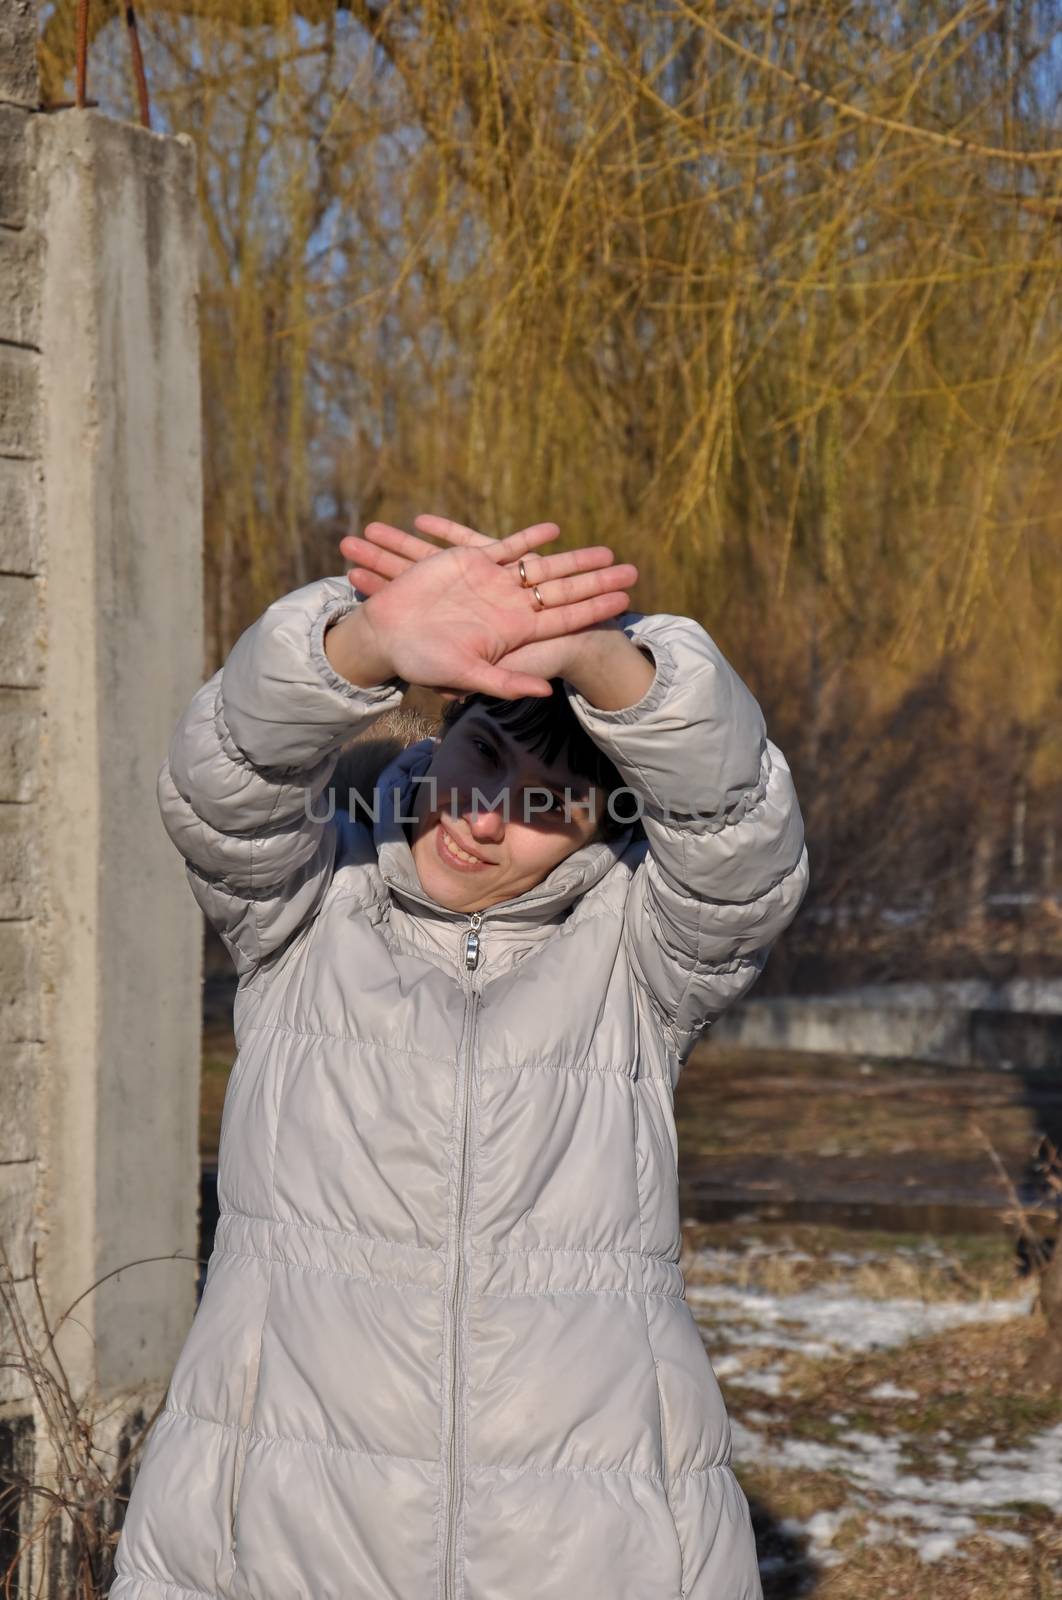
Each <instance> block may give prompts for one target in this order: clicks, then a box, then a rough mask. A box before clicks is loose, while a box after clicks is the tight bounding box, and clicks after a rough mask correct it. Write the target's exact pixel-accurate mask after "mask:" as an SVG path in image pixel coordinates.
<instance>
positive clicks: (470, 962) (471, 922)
mask: <svg viewBox="0 0 1062 1600" xmlns="http://www.w3.org/2000/svg"><path fill="white" fill-rule="evenodd" d="M482 921H483V916H482V913H481V912H479V911H473V913H472V915H471V916H470V917H469V919H468V932H467V933H466V934H465V966H466V968H467V969H468V971H469V972H471V971H472V970H473V968H474V967H475V966H476V965H477V963H478V961H479V925H480V923H481V922H482Z"/></svg>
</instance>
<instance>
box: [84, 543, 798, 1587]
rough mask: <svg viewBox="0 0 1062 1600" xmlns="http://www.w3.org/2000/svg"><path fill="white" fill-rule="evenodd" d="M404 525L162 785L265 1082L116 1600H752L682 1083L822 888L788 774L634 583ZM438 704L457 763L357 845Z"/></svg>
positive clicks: (427, 761)
mask: <svg viewBox="0 0 1062 1600" xmlns="http://www.w3.org/2000/svg"><path fill="white" fill-rule="evenodd" d="M418 526H419V527H420V528H421V529H422V531H425V532H429V533H434V534H437V535H439V536H441V537H442V538H444V539H445V540H447V542H448V543H449V545H450V546H451V547H450V548H447V549H444V550H439V549H437V547H436V546H434V545H431V544H429V543H427V542H426V541H420V540H417V539H415V538H414V537H413V536H411V535H403V534H401V533H399V532H397V531H396V530H388V529H385V528H382V527H380V526H379V525H377V526H374V527H371V528H370V529H368V530H367V538H366V540H364V541H362V540H351V541H345V543H344V546H343V548H344V551H345V553H346V554H348V555H351V556H353V557H354V558H355V559H356V560H357V561H358V562H359V563H360V565H358V566H356V567H355V568H354V570H353V571H352V572H351V574H350V582H347V581H346V580H344V579H325V580H324V581H322V582H320V583H313V584H309V585H307V586H306V587H305V588H303V589H300V590H297V591H296V592H295V593H294V594H292V595H288V596H287V597H285V598H284V599H283V600H280V601H278V602H277V603H276V604H275V605H273V606H271V607H270V608H269V610H268V611H267V612H266V613H265V615H264V616H263V617H262V618H261V619H260V621H259V622H257V623H256V624H255V625H254V626H253V627H252V628H250V629H248V631H247V632H246V633H245V634H244V635H243V636H242V638H241V639H240V640H239V641H238V642H237V644H236V645H235V647H234V649H233V651H232V653H231V654H230V656H229V658H228V660H227V662H226V664H225V666H224V667H223V668H222V670H221V671H220V672H218V673H217V674H216V675H215V676H214V677H213V678H212V679H211V680H210V682H209V683H207V684H206V685H205V686H204V688H203V689H201V690H200V691H199V693H198V694H197V695H196V696H195V697H194V699H193V701H192V703H191V705H190V707H189V709H188V711H187V712H186V713H185V716H184V718H183V719H182V722H181V724H180V726H179V727H178V729H177V733H176V735H175V737H174V740H173V743H172V746H171V750H170V756H169V760H168V762H167V763H166V764H165V766H164V767H163V769H162V772H161V774H160V779H159V792H160V800H161V805H162V811H163V816H164V818H165V822H166V826H167V828H168V830H169V832H170V834H171V836H172V838H173V839H174V841H175V843H176V844H177V845H178V847H179V849H180V850H181V851H182V852H183V854H184V856H185V857H186V860H187V863H188V873H189V878H190V881H191V886H192V889H193V892H194V893H195V895H196V898H197V899H198V900H199V902H200V904H201V905H202V906H203V908H204V910H205V911H206V913H207V915H208V916H209V917H210V918H211V920H212V921H213V922H214V924H215V925H216V927H217V928H218V929H219V931H220V933H221V935H222V937H223V938H224V940H225V942H226V944H227V946H228V948H229V950H230V951H231V953H232V955H233V957H234V959H235V962H236V965H237V968H238V971H239V975H240V983H239V990H238V994H237V998H236V1009H235V1026H236V1039H237V1045H238V1050H239V1054H238V1057H237V1060H236V1063H235V1066H234V1069H233V1073H232V1077H231V1079H230V1082H229V1087H228V1091H227V1094H226V1101H225V1108H224V1116H223V1123H222V1132H221V1149H220V1156H219V1181H218V1199H219V1204H220V1212H221V1215H220V1220H219V1223H218V1228H217V1234H216V1242H215V1248H214V1251H213V1253H212V1255H211V1258H210V1262H209V1267H208V1273H207V1279H206V1285H205V1289H204V1293H203V1297H202V1301H201V1303H200V1306H199V1309H198V1312H197V1314H196V1316H195V1319H194V1322H193V1325H192V1328H191V1330H190V1332H189V1335H188V1338H187V1341H186V1343H185V1346H184V1348H183V1350H182V1352H181V1356H180V1358H179V1360H178V1363H177V1366H176V1368H175V1370H174V1373H173V1377H172V1379H171V1382H170V1386H169V1390H168V1392H167V1397H166V1405H165V1408H164V1410H163V1411H162V1412H161V1413H160V1415H159V1417H158V1419H157V1421H156V1423H155V1425H154V1427H153V1429H152V1433H151V1437H150V1439H149V1441H148V1444H147V1447H146V1450H145V1454H144V1458H143V1461H142V1464H141V1467H140V1471H139V1474H138V1477H137V1480H136V1482H135V1484H134V1488H133V1492H132V1496H131V1499H130V1504H129V1508H128V1513H127V1517H126V1522H125V1526H124V1529H123V1532H122V1537H121V1542H120V1544H119V1547H118V1551H117V1558H116V1559H117V1573H118V1576H117V1577H116V1579H115V1582H114V1584H113V1586H112V1588H111V1591H110V1600H190V1597H210V1600H215V1597H222V1596H223V1597H228V1600H385V1597H386V1600H532V1597H533V1600H680V1597H687V1600H755V1597H759V1595H760V1592H761V1591H760V1585H759V1579H758V1575H757V1565H756V1555H755V1548H754V1543H753V1539H752V1534H751V1528H750V1523H749V1515H748V1507H747V1504H746V1501H745V1498H744V1496H743V1494H742V1492H741V1489H740V1488H739V1486H738V1484H737V1482H736V1480H735V1478H734V1476H733V1473H732V1471H731V1468H730V1465H729V1462H730V1434H729V1425H728V1422H727V1418H726V1413H725V1410H724V1407H723V1403H722V1400H721V1397H720V1393H719V1389H718V1385H717V1384H716V1381H715V1378H714V1375H713V1373H712V1370H711V1366H710V1364H709V1361H708V1358H707V1356H706V1355H705V1352H704V1349H703V1346H702V1344H701V1341H700V1338H699V1335H698V1333H697V1329H696V1327H695V1325H694V1322H693V1319H692V1317H691V1314H690V1312H689V1309H688V1307H687V1305H686V1303H685V1300H684V1298H683V1281H682V1274H681V1271H680V1268H679V1265H678V1258H679V1251H680V1234H679V1213H678V1201H677V1180H676V1166H675V1128H674V1120H673V1114H672V1091H673V1087H674V1084H675V1082H676V1080H677V1078H678V1075H679V1072H680V1070H681V1067H682V1065H683V1063H684V1061H685V1059H686V1057H687V1056H688V1054H689V1052H690V1050H691V1049H692V1047H693V1045H694V1043H695V1042H696V1040H697V1039H698V1038H699V1036H700V1035H701V1033H702V1032H703V1030H704V1028H705V1027H706V1026H707V1025H708V1024H709V1023H710V1022H711V1021H712V1020H713V1019H714V1018H715V1017H716V1016H718V1015H719V1013H720V1012H721V1011H723V1010H724V1009H725V1008H726V1007H727V1006H728V1005H730V1004H732V1003H733V1002H734V1001H735V1000H737V999H738V998H739V997H740V996H741V995H742V994H744V993H745V992H746V990H748V989H749V988H750V987H751V985H752V984H753V983H754V982H755V980H756V977H757V976H758V974H759V972H760V971H761V970H762V968H763V965H764V962H765V960H766V955H767V950H768V947H769V945H770V944H771V942H772V941H773V940H774V939H775V938H776V937H777V935H778V934H779V932H780V931H781V930H782V929H783V928H784V927H785V926H786V924H787V923H788V922H789V921H790V920H791V919H792V917H793V915H794V913H795V911H796V909H797V906H798V904H799V902H800V900H801V897H802V895H803V893H804V890H805V887H806V884H807V874H808V868H807V854H806V851H805V848H804V842H803V828H802V823H801V817H800V810H799V807H798V804H797V800H796V796H795V794H794V791H793V785H792V780H791V777H790V773H789V769H788V767H787V765H786V762H785V759H784V757H783V756H782V754H781V752H780V751H779V750H778V749H777V747H776V746H775V745H773V744H772V743H771V742H770V741H769V740H768V739H767V737H766V734H765V730H764V725H763V719H762V716H761V713H760V710H759V707H758V705H757V704H756V701H755V700H754V699H753V697H752V695H751V694H750V693H749V691H748V689H747V688H746V687H745V685H744V684H743V683H742V681H741V679H740V678H739V677H738V676H737V674H736V673H735V672H734V671H733V669H732V668H731V667H730V666H729V665H728V663H727V662H726V661H725V659H724V658H723V656H722V655H721V653H720V652H719V650H718V648H717V647H716V645H715V644H714V643H713V641H712V640H711V639H710V638H709V636H708V634H707V633H705V632H704V630H703V629H702V628H701V627H700V626H699V625H698V624H697V623H695V622H692V621H690V620H689V619H687V618H684V617H675V616H667V615H661V616H641V615H639V614H637V613H631V612H625V608H626V606H627V602H628V594H627V592H626V591H627V589H628V588H629V587H630V585H631V583H632V582H633V581H634V578H636V576H637V573H636V571H635V569H634V568H632V567H630V566H617V565H614V564H613V562H612V553H611V551H609V550H607V549H601V548H597V549H591V550H583V551H575V552H570V553H567V554H564V555H543V554H540V553H533V552H538V551H540V550H541V547H542V546H543V545H544V544H547V543H549V542H550V541H551V540H552V539H553V538H555V537H556V533H557V529H556V528H555V527H554V526H553V525H551V524H543V525H539V526H538V527H536V528H533V529H528V530H524V531H523V532H522V533H520V534H516V535H513V536H512V537H511V538H509V539H507V540H502V541H498V542H497V543H495V542H494V541H490V540H486V539H484V538H483V536H481V535H478V534H476V533H474V532H472V530H469V529H461V528H459V527H457V526H456V525H454V524H450V523H445V522H443V521H441V520H439V519H418ZM352 583H357V584H358V585H359V588H358V590H354V589H352V587H351V584H352ZM621 613H625V614H623V615H621ZM410 683H420V684H423V685H425V686H427V687H429V688H434V689H437V690H439V691H440V692H441V693H443V694H445V695H447V696H449V697H450V699H451V701H452V702H453V703H452V705H451V706H450V709H449V713H448V723H447V727H446V728H445V730H444V736H443V737H442V738H441V739H435V738H426V739H422V740H420V741H418V742H417V743H415V744H414V745H412V746H411V747H410V748H408V749H406V750H403V751H402V752H401V753H400V754H399V755H398V756H397V757H396V758H395V759H394V760H393V761H392V762H391V763H390V764H389V765H388V767H387V769H386V770H385V772H384V773H383V774H382V775H381V777H380V780H379V784H378V790H377V794H376V796H375V797H373V798H374V799H375V802H376V805H375V813H376V814H375V818H372V817H367V818H366V819H365V820H356V819H355V820H352V818H351V815H350V814H349V813H347V812H344V811H341V810H336V811H335V812H334V813H332V810H331V807H330V806H329V805H328V804H327V797H326V796H325V794H324V791H325V790H326V788H327V785H328V783H329V779H330V777H331V775H332V773H333V771H334V768H335V764H336V759H337V755H338V752H339V751H340V749H341V747H343V746H344V745H345V744H346V743H348V742H349V740H350V738H351V736H352V735H353V734H356V733H358V732H360V731H362V730H364V729H365V728H367V727H368V726H369V725H370V724H371V723H372V722H373V721H374V719H375V718H377V717H378V716H379V715H380V714H381V713H382V712H384V711H386V710H389V709H392V708H394V707H396V706H397V705H398V703H399V701H400V700H401V697H402V693H403V691H404V689H405V688H406V687H407V686H408V685H409V684H410ZM551 690H552V698H551V697H550V696H551ZM458 696H466V697H467V698H466V699H465V700H464V701H463V702H461V703H459V702H458V700H457V698H456V697H458ZM547 708H548V713H550V714H547ZM543 740H544V742H543ZM617 790H623V791H624V793H623V794H622V796H621V798H622V802H623V805H622V807H620V806H612V807H609V805H608V804H607V801H608V799H609V796H610V795H611V796H612V797H613V798H615V796H616V791H617ZM603 801H604V802H605V804H604V805H603V804H602V802H603ZM353 810H354V812H355V813H357V811H358V806H357V805H354V806H353ZM632 810H633V811H634V812H635V813H636V815H635V818H634V820H626V821H625V820H624V816H627V817H628V818H629V817H630V815H631V812H632ZM610 813H611V814H610ZM468 858H471V859H468Z"/></svg>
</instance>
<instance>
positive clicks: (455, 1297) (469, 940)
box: [443, 911, 483, 1600]
mask: <svg viewBox="0 0 1062 1600" xmlns="http://www.w3.org/2000/svg"><path fill="white" fill-rule="evenodd" d="M482 921H483V917H482V914H481V913H480V912H478V911H473V912H472V914H471V916H470V917H469V926H468V932H467V933H466V934H465V939H464V962H465V973H466V974H469V973H472V972H474V971H475V969H476V967H477V965H478V963H479V947H480V935H479V928H480V924H481V922H482ZM478 1004H479V994H478V992H477V990H476V988H475V985H474V982H473V980H472V979H471V978H469V980H468V1000H467V1010H466V1019H467V1029H466V1034H465V1041H466V1042H465V1061H464V1080H463V1084H462V1108H461V1154H460V1161H459V1165H458V1177H457V1229H456V1237H455V1244H454V1249H455V1262H454V1282H453V1290H452V1292H451V1296H450V1316H451V1325H452V1328H453V1337H452V1340H451V1351H450V1453H449V1462H450V1465H449V1505H448V1508H447V1517H446V1559H445V1566H444V1569H443V1600H455V1597H456V1594H457V1571H456V1549H455V1534H456V1529H457V1507H458V1500H459V1498H460V1489H459V1485H460V1482H461V1470H460V1463H459V1455H460V1451H459V1444H458V1435H459V1431H460V1430H459V1426H458V1421H459V1406H458V1389H459V1385H460V1359H459V1357H460V1352H459V1340H458V1329H459V1327H460V1318H461V1296H462V1293H463V1290H464V1276H465V1273H464V1238H463V1233H464V1224H465V1206H466V1204H467V1201H468V1133H469V1121H470V1117H471V1108H472V1060H473V1054H474V1051H473V1041H474V1039H475V1031H476V1007H477V1006H478Z"/></svg>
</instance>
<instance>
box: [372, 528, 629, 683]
mask: <svg viewBox="0 0 1062 1600" xmlns="http://www.w3.org/2000/svg"><path fill="white" fill-rule="evenodd" d="M514 537H515V536H514ZM506 543H507V541H505V540H500V541H496V542H493V543H492V546H491V549H490V551H489V553H488V552H486V551H485V550H484V549H473V548H467V547H466V548H461V549H451V550H438V551H435V552H434V556H433V559H432V560H430V561H427V560H422V561H416V562H413V563H411V564H410V565H409V566H408V567H407V568H406V570H405V571H403V572H402V573H401V574H400V575H399V576H398V577H396V578H394V579H393V580H391V581H388V582H386V583H385V584H383V585H382V586H381V587H380V588H379V589H377V590H376V592H375V593H374V594H372V595H371V596H370V597H369V599H368V600H367V601H366V602H365V614H366V617H367V620H368V621H369V622H370V623H371V625H372V628H373V632H374V633H375V635H376V638H377V640H378V641H379V643H380V645H381V647H382V648H383V649H384V650H385V652H386V654H387V656H388V658H389V659H390V661H391V662H392V663H393V665H394V670H395V672H396V673H397V675H398V676H399V677H402V678H404V679H405V680H406V681H407V682H408V683H419V684H423V685H424V686H425V687H428V688H447V689H457V690H462V691H465V692H474V691H477V690H479V691H481V692H483V693H486V694H497V695H499V696H501V697H504V698H516V697H518V696H520V695H546V694H548V693H549V692H550V687H549V682H548V679H549V678H550V677H553V676H556V675H558V674H557V672H556V671H555V670H554V669H555V668H558V667H559V666H560V664H561V663H562V662H563V661H564V660H565V659H566V658H567V655H569V654H570V651H571V643H570V638H569V635H571V634H572V633H578V632H580V631H583V630H585V629H586V628H588V627H592V626H594V625H595V624H596V623H598V622H601V621H604V620H606V619H607V618H610V617H614V616H616V615H617V614H618V613H619V612H621V611H624V610H626V607H627V595H626V594H625V593H623V592H622V591H616V590H613V591H612V592H606V593H598V594H596V595H591V596H589V597H588V598H586V599H582V600H578V601H575V602H574V603H572V604H568V605H561V606H557V607H550V608H547V609H545V610H543V609H537V608H536V607H535V606H534V604H533V602H532V597H531V593H530V591H529V590H527V589H524V588H522V587H521V586H520V584H519V582H518V581H516V579H515V574H514V571H513V569H512V567H511V566H507V565H505V564H504V563H503V561H502V553H503V552H504V548H505V545H506ZM517 652H519V654H518V655H517ZM502 662H504V665H500V663H502Z"/></svg>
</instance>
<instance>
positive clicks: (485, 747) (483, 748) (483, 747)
mask: <svg viewBox="0 0 1062 1600" xmlns="http://www.w3.org/2000/svg"><path fill="white" fill-rule="evenodd" d="M472 743H473V744H474V745H475V747H476V749H477V750H479V751H480V752H481V753H482V754H483V755H485V756H486V757H487V758H488V760H490V761H493V760H494V751H493V750H492V749H491V747H490V745H489V744H484V743H483V740H482V739H473V740H472Z"/></svg>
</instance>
